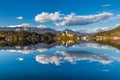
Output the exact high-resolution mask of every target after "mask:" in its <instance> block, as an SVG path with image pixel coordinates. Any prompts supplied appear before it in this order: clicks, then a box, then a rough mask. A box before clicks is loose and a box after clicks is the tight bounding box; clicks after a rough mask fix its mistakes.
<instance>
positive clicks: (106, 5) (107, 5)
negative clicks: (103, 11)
mask: <svg viewBox="0 0 120 80" xmlns="http://www.w3.org/2000/svg"><path fill="white" fill-rule="evenodd" d="M109 6H111V5H110V4H104V5H102V7H109Z"/></svg>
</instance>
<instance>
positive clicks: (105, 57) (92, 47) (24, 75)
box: [0, 40, 120, 80]
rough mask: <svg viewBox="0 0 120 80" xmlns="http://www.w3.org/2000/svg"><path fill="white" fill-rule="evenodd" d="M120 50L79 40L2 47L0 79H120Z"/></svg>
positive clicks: (0, 48) (0, 53)
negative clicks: (66, 42) (64, 42)
mask: <svg viewBox="0 0 120 80" xmlns="http://www.w3.org/2000/svg"><path fill="white" fill-rule="evenodd" d="M119 74H120V50H119V48H117V47H115V46H114V45H113V46H112V45H106V44H100V43H99V44H98V43H96V42H93V41H82V40H81V41H78V42H76V43H74V44H70V45H66V44H65V45H62V44H60V43H56V42H53V43H50V44H45V43H36V44H34V45H33V44H30V45H25V46H8V45H5V46H1V47H0V80H120V76H119Z"/></svg>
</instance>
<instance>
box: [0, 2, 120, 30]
mask: <svg viewBox="0 0 120 80" xmlns="http://www.w3.org/2000/svg"><path fill="white" fill-rule="evenodd" d="M119 3H120V0H66V1H65V0H0V26H8V25H18V24H23V23H28V24H30V25H35V26H38V25H46V26H48V27H50V28H54V29H65V28H70V29H76V30H79V29H93V28H102V27H108V28H109V27H115V26H116V25H118V24H119V22H120V18H119V17H120V5H119ZM50 15H52V16H50ZM45 16H47V18H45ZM36 17H37V19H36ZM70 18H71V19H70ZM46 19H47V20H46Z"/></svg>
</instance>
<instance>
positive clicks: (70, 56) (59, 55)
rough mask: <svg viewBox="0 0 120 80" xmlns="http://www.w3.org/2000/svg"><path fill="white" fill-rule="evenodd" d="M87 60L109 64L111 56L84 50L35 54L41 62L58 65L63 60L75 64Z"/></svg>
mask: <svg viewBox="0 0 120 80" xmlns="http://www.w3.org/2000/svg"><path fill="white" fill-rule="evenodd" d="M83 60H89V61H94V62H100V63H103V64H109V63H111V62H112V58H111V57H109V56H107V55H105V54H97V53H89V52H86V51H67V52H65V51H56V52H55V53H54V54H53V55H46V54H40V55H37V56H36V61H37V62H39V63H41V64H55V65H60V64H61V63H64V62H70V63H72V64H75V63H76V62H77V61H83Z"/></svg>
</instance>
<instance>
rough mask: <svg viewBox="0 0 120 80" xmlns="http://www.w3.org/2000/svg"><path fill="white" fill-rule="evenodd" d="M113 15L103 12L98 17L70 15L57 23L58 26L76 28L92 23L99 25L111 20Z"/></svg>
mask: <svg viewBox="0 0 120 80" xmlns="http://www.w3.org/2000/svg"><path fill="white" fill-rule="evenodd" d="M112 15H113V14H112V13H108V12H103V13H100V14H96V15H87V16H79V15H76V14H70V15H68V16H66V17H64V18H63V20H62V21H61V22H57V23H56V25H57V26H74V25H87V24H92V23H99V22H102V21H105V20H107V19H109V18H110V17H111V16H112Z"/></svg>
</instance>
